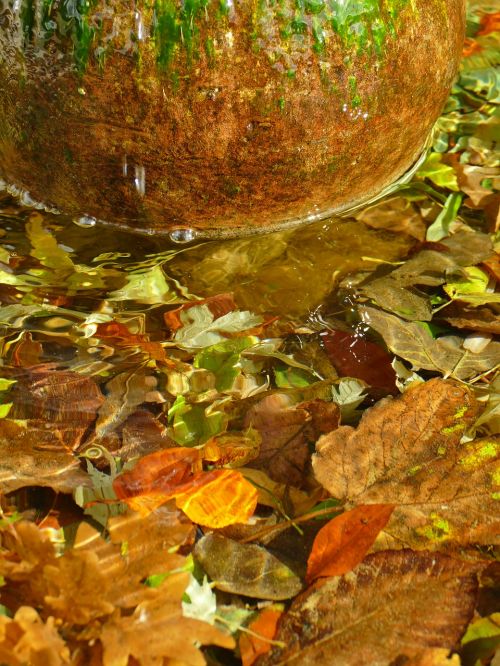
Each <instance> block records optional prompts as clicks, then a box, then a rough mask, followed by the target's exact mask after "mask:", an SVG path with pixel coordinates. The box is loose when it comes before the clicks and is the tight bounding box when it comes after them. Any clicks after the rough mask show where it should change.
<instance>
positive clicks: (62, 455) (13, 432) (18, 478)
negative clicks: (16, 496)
mask: <svg viewBox="0 0 500 666" xmlns="http://www.w3.org/2000/svg"><path fill="white" fill-rule="evenodd" d="M47 425H50V424H47V423H46V422H45V421H40V420H38V419H34V420H31V421H27V422H23V421H18V422H16V421H14V420H10V419H0V459H1V460H2V465H1V469H0V491H1V492H3V493H9V492H12V491H13V490H17V489H18V488H23V487H25V486H34V485H36V486H45V487H50V488H53V489H54V490H56V491H58V492H62V493H71V492H72V491H73V490H74V489H75V488H77V487H78V486H86V485H89V484H90V479H89V477H88V475H87V474H86V473H85V472H84V471H83V470H82V469H81V468H80V461H79V460H78V458H76V457H75V456H73V455H72V454H71V453H69V452H68V451H67V450H66V449H65V448H64V447H63V446H62V445H61V443H60V442H59V441H58V440H57V438H56V437H55V435H54V430H53V429H52V428H49V427H47Z"/></svg>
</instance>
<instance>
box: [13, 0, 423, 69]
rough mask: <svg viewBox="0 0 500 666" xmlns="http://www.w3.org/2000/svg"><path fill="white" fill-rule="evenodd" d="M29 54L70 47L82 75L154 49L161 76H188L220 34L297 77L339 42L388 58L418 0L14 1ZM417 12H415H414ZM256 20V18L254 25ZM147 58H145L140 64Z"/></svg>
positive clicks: (354, 51)
mask: <svg viewBox="0 0 500 666" xmlns="http://www.w3.org/2000/svg"><path fill="white" fill-rule="evenodd" d="M6 4H7V8H8V9H9V10H10V13H11V15H12V16H13V18H14V22H17V23H18V30H19V33H20V35H21V36H22V43H23V46H24V48H25V49H26V48H33V47H34V48H39V49H44V48H46V46H47V44H48V43H49V42H50V41H51V40H52V39H54V40H56V41H58V42H59V43H60V42H61V41H63V42H66V41H67V42H68V44H69V46H70V47H71V49H72V52H73V57H74V64H75V66H76V68H77V70H78V71H80V72H83V71H85V69H86V67H87V65H88V62H89V59H92V58H93V59H95V60H96V62H97V63H99V64H100V65H101V66H104V65H105V61H106V57H107V55H108V54H109V53H110V52H111V51H113V50H115V51H121V52H127V53H130V52H132V53H136V54H140V52H141V49H142V48H148V49H149V48H152V49H153V50H154V51H155V53H156V61H157V64H158V67H159V69H160V70H163V71H171V72H172V71H175V70H176V69H177V68H178V67H179V68H180V69H181V70H182V69H184V68H185V67H186V65H187V66H191V65H192V64H193V63H194V62H196V61H198V60H200V58H202V57H205V58H206V59H207V60H208V61H209V62H210V61H211V60H213V59H215V58H216V57H217V50H218V47H220V43H219V42H220V40H221V36H222V35H224V36H226V37H228V38H229V39H235V40H236V39H237V40H243V41H245V42H246V41H247V40H252V42H253V45H254V48H255V49H256V50H263V51H265V52H266V53H267V55H268V56H269V59H270V61H271V64H272V65H274V66H275V67H276V68H277V69H278V70H282V71H283V73H284V74H286V75H287V76H288V77H290V78H293V76H294V73H295V69H296V68H297V66H298V65H299V63H300V61H301V59H302V58H303V57H304V56H305V55H306V53H309V54H310V53H311V51H312V52H314V53H316V54H317V55H318V57H319V58H321V55H322V54H323V53H324V52H325V50H326V48H327V45H328V43H329V42H330V41H332V40H340V41H341V43H342V45H343V46H344V48H345V49H346V50H347V54H346V55H349V53H350V54H351V55H373V54H375V55H376V56H378V57H383V54H384V48H385V45H386V43H387V40H388V39H393V38H395V37H396V35H397V28H398V23H399V18H400V13H401V11H402V10H403V9H405V8H406V7H407V6H409V9H412V0H155V1H154V2H141V1H139V2H136V3H135V4H134V6H132V5H130V4H128V3H127V2H126V1H125V0H116V1H115V2H113V3H112V4H105V5H103V4H100V3H98V1H97V0H61V2H59V3H57V2H53V0H8V2H7V3H6ZM412 11H413V9H412ZM248 17H250V20H248ZM139 60H140V58H138V61H139Z"/></svg>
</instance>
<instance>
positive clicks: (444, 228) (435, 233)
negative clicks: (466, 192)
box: [426, 194, 463, 242]
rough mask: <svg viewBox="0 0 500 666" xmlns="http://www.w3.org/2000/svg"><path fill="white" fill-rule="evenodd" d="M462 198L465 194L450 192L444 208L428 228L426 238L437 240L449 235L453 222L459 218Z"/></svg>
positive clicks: (432, 240)
mask: <svg viewBox="0 0 500 666" xmlns="http://www.w3.org/2000/svg"><path fill="white" fill-rule="evenodd" d="M462 199H463V194H450V196H449V197H448V198H447V199H446V203H445V204H444V207H443V210H442V211H441V212H440V213H439V215H438V216H437V218H436V219H435V221H434V222H433V223H432V224H431V226H430V227H429V228H428V229H427V234H426V240H428V241H431V242H437V241H440V240H441V239H442V238H445V237H446V236H448V234H449V231H450V226H451V224H452V222H454V221H455V220H456V219H457V215H458V211H459V210H460V206H461V205H462Z"/></svg>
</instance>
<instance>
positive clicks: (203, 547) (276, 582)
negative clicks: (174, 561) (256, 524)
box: [194, 533, 302, 600]
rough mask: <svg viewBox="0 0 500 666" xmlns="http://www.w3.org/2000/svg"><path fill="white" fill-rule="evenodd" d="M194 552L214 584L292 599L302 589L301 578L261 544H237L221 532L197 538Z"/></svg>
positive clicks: (245, 592) (262, 596)
mask: <svg viewBox="0 0 500 666" xmlns="http://www.w3.org/2000/svg"><path fill="white" fill-rule="evenodd" d="M194 555H195V557H196V559H197V560H199V562H200V564H201V566H202V567H203V569H204V570H205V571H206V572H207V574H208V575H209V576H210V578H211V579H212V581H213V583H214V585H215V587H216V588H217V589H219V590H223V591H224V592H234V593H235V594H241V595H243V596H246V597H256V598H257V599H273V600H281V599H291V598H292V597H294V596H295V595H296V594H297V593H298V592H300V590H301V589H302V583H301V581H300V578H299V577H298V576H297V575H296V574H294V573H293V571H292V570H291V569H289V568H288V567H287V566H285V565H284V564H283V563H282V562H280V560H278V558H276V557H274V555H272V554H271V553H270V552H269V551H268V550H266V549H265V548H262V547H261V546H255V545H245V544H240V543H238V542H237V541H233V540H232V539H227V538H226V537H224V536H222V535H220V534H214V533H211V534H207V535H205V536H204V537H203V538H202V539H200V540H199V541H198V543H197V544H196V546H195V549H194Z"/></svg>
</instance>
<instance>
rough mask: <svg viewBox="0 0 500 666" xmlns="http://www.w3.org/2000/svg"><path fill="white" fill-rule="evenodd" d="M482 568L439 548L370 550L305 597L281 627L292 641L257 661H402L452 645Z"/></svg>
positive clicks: (265, 665) (264, 665)
mask: <svg viewBox="0 0 500 666" xmlns="http://www.w3.org/2000/svg"><path fill="white" fill-rule="evenodd" d="M477 570H478V567H477V566H474V565H471V564H469V563H466V562H461V561H458V560H454V559H451V558H449V557H447V556H445V555H441V554H436V553H432V554H431V553H426V552H423V553H415V552H413V551H409V550H403V551H383V552H380V553H376V554H374V555H370V556H368V557H367V558H366V559H365V561H364V562H363V563H362V564H360V565H359V566H358V567H357V568H356V569H355V570H354V571H353V572H351V573H349V574H346V575H345V576H342V577H334V578H327V579H326V580H324V581H318V582H317V583H316V584H314V585H313V586H312V587H310V588H309V589H308V590H307V591H306V592H304V594H302V595H301V596H299V597H298V598H297V599H296V600H295V601H294V602H293V604H292V606H291V608H290V610H289V611H288V612H287V613H286V614H285V615H284V617H283V618H282V620H281V622H280V624H279V627H278V633H277V635H276V639H277V640H279V641H282V642H283V643H284V644H285V647H283V648H279V647H275V648H273V650H272V652H271V654H270V655H269V656H267V657H264V658H261V659H259V661H258V662H257V663H258V665H259V666H271V664H290V665H291V664H297V665H299V664H300V666H316V665H317V664H335V666H359V664H374V663H377V664H396V663H407V659H411V658H414V657H419V656H420V655H421V653H422V652H423V651H424V650H426V649H427V648H443V649H445V648H446V649H448V650H450V649H451V648H453V647H456V645H457V643H458V641H459V640H460V637H461V636H462V634H463V632H464V631H465V628H466V626H467V624H468V622H469V620H470V619H471V617H472V613H473V609H474V604H475V595H476V590H477V577H476V572H477ZM416 663H420V662H416ZM424 663H425V662H424ZM431 663H432V662H431Z"/></svg>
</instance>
